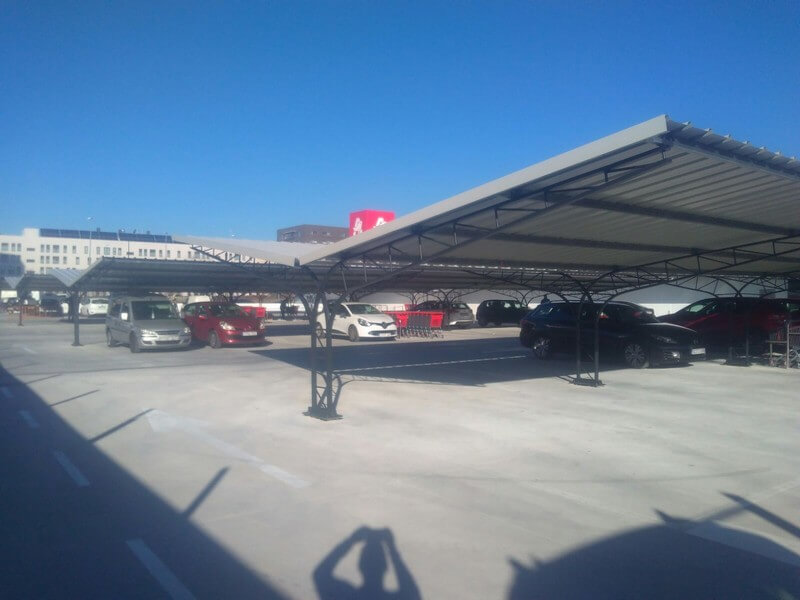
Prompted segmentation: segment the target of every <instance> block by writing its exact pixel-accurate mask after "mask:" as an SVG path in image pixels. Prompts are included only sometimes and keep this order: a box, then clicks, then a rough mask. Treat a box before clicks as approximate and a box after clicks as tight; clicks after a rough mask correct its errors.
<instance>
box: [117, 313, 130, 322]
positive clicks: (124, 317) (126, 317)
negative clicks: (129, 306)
mask: <svg viewBox="0 0 800 600" xmlns="http://www.w3.org/2000/svg"><path fill="white" fill-rule="evenodd" d="M119 318H120V319H122V320H123V321H127V320H128V313H125V312H124V313H120V315H119Z"/></svg>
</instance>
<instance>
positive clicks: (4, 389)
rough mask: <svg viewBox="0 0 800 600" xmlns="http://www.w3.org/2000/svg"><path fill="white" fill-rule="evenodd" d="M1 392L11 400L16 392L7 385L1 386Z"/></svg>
mask: <svg viewBox="0 0 800 600" xmlns="http://www.w3.org/2000/svg"><path fill="white" fill-rule="evenodd" d="M0 392H2V393H3V396H5V397H6V398H8V399H9V400H11V399H12V398H13V397H14V393H13V392H12V391H11V390H10V389H9V388H7V387H6V386H3V387H1V388H0Z"/></svg>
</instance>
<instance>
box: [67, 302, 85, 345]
mask: <svg viewBox="0 0 800 600" xmlns="http://www.w3.org/2000/svg"><path fill="white" fill-rule="evenodd" d="M78 298H79V296H78V292H73V293H72V295H71V296H70V299H69V305H70V307H71V308H72V334H73V337H72V345H73V346H83V344H81V326H80V315H79V313H78Z"/></svg>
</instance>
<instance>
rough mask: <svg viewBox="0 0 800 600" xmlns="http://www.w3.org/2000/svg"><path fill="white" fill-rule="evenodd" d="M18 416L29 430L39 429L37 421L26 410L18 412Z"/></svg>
mask: <svg viewBox="0 0 800 600" xmlns="http://www.w3.org/2000/svg"><path fill="white" fill-rule="evenodd" d="M19 416H20V417H22V420H23V421H25V422H26V423H27V424H28V427H30V428H31V429H39V421H37V420H36V419H34V418H33V415H32V414H31V413H29V412H28V411H27V410H21V411H19Z"/></svg>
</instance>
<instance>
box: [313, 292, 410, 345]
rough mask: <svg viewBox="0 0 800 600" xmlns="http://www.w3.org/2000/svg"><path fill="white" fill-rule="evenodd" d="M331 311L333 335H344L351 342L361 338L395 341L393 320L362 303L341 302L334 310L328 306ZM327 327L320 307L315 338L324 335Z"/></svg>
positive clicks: (331, 306)
mask: <svg viewBox="0 0 800 600" xmlns="http://www.w3.org/2000/svg"><path fill="white" fill-rule="evenodd" d="M329 308H330V310H332V311H333V325H332V326H331V332H332V333H333V334H335V335H346V336H347V337H348V338H349V339H350V341H351V342H357V341H358V340H360V339H362V338H375V339H381V338H383V339H396V338H397V325H396V324H395V322H394V319H393V318H392V317H390V316H389V315H387V314H384V313H382V312H381V311H380V310H378V309H377V308H375V307H374V306H372V304H365V303H363V302H343V303H342V304H340V305H339V306H338V307H337V308H335V309H334V306H333V304H330V305H329ZM327 326H328V322H327V319H326V318H325V312H324V311H323V310H322V308H321V307H320V313H319V315H318V316H317V336H318V337H320V338H321V337H323V336H324V335H325V328H326V327H327Z"/></svg>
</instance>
